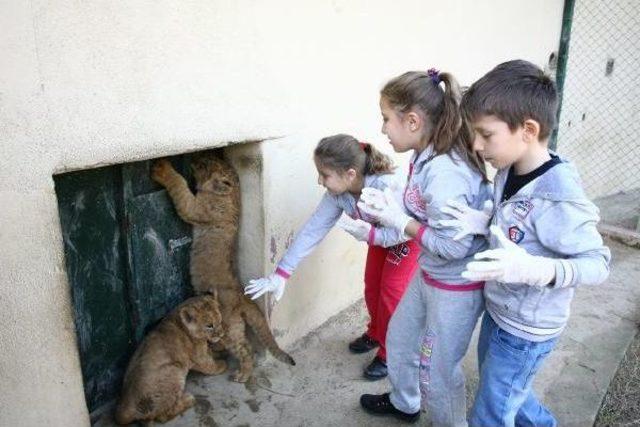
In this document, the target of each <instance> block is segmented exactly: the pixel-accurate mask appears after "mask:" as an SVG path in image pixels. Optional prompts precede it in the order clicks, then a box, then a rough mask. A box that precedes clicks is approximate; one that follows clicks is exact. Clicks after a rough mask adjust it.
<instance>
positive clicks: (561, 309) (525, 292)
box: [484, 162, 611, 342]
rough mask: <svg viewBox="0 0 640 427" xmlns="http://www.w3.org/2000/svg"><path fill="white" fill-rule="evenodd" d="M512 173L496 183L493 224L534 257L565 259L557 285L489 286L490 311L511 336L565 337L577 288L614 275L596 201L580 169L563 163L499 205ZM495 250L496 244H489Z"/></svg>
mask: <svg viewBox="0 0 640 427" xmlns="http://www.w3.org/2000/svg"><path fill="white" fill-rule="evenodd" d="M507 175H508V169H503V170H500V171H498V174H497V175H496V179H495V191H494V204H495V206H496V210H495V212H494V216H493V219H492V223H493V224H496V225H498V226H499V227H500V228H501V230H502V231H503V232H504V233H505V236H507V237H508V238H509V239H510V240H511V241H513V242H514V243H516V244H517V245H518V246H520V247H522V248H524V249H525V250H526V251H527V252H528V253H529V254H531V255H538V256H544V257H549V258H555V259H559V260H561V261H560V262H558V263H556V279H555V283H553V284H551V285H549V286H547V287H544V288H538V287H535V286H528V285H526V284H523V283H500V282H496V281H491V282H487V283H486V285H485V290H484V294H485V301H486V308H487V311H488V312H489V313H490V314H491V317H492V318H493V319H494V320H495V321H496V323H497V324H498V325H499V326H500V327H501V328H502V329H504V330H506V331H507V332H509V333H511V334H513V335H516V336H518V337H521V338H524V339H527V340H530V341H538V342H539V341H545V340H548V339H550V338H553V337H556V336H558V335H560V333H561V332H562V330H563V329H564V327H565V325H566V323H567V320H568V318H569V306H570V304H571V299H572V298H573V294H574V291H575V288H576V286H579V285H598V284H600V283H602V282H603V281H604V280H605V279H606V278H607V276H608V274H609V260H610V259H611V253H610V251H609V249H608V248H607V247H605V246H603V243H602V238H601V236H600V234H599V233H598V230H597V229H596V224H597V222H598V220H599V219H600V218H599V216H598V208H597V207H596V206H595V205H594V204H593V203H591V202H590V201H589V200H588V199H587V197H586V195H585V194H584V191H583V190H582V185H581V183H580V178H579V176H578V172H577V171H576V169H575V167H574V166H573V165H572V164H571V163H568V162H563V163H561V164H559V165H556V166H554V167H552V168H551V169H549V170H548V171H546V172H545V173H544V174H542V175H541V176H539V177H537V178H535V179H534V180H532V181H531V182H529V183H528V184H527V185H525V186H524V187H522V188H521V189H520V190H519V191H518V192H517V193H516V194H514V195H513V196H512V197H511V198H510V199H509V200H506V201H504V202H500V200H501V198H502V192H503V190H504V185H505V182H506V179H507ZM490 245H491V247H496V246H497V242H495V241H493V239H492V241H491V242H490Z"/></svg>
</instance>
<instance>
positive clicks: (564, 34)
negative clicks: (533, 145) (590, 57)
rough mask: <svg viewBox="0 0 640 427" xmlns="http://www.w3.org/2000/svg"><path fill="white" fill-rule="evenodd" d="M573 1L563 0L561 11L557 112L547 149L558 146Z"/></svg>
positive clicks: (557, 71)
mask: <svg viewBox="0 0 640 427" xmlns="http://www.w3.org/2000/svg"><path fill="white" fill-rule="evenodd" d="M575 4H576V2H575V0H565V1H564V9H563V11H562V31H561V33H560V46H559V47H558V68H557V69H556V86H557V88H558V112H557V114H556V123H557V124H556V127H555V129H553V133H552V134H551V141H550V142H549V148H551V149H552V150H554V151H555V150H556V149H557V146H558V141H557V139H558V128H559V127H560V111H562V96H563V92H564V79H565V76H566V72H567V61H568V60H569V41H570V39H571V24H572V23H573V9H574V6H575Z"/></svg>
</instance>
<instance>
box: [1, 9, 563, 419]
mask: <svg viewBox="0 0 640 427" xmlns="http://www.w3.org/2000/svg"><path fill="white" fill-rule="evenodd" d="M561 13H562V1H561V0H546V1H540V2H530V1H527V0H518V1H512V0H495V1H471V0H458V1H451V2H437V1H425V0H398V1H396V2H387V1H371V0H370V1H364V0H349V1H347V0H326V1H320V0H314V1H306V2H297V1H284V0H281V1H272V2H255V1H250V0H239V1H236V2H225V1H219V0H211V1H207V2H195V1H182V0H180V1H178V0H159V1H158V0H155V1H142V0H139V1H135V0H134V1H129V2H116V1H107V0H102V1H96V2H56V1H53V0H48V1H47V0H34V1H32V2H2V3H0V29H1V30H0V31H1V34H0V35H1V37H0V62H1V63H0V141H1V142H0V143H1V144H2V154H3V155H2V157H1V158H0V206H2V207H3V208H2V210H0V219H1V225H2V226H1V227H0V230H1V231H0V244H1V245H2V248H3V251H2V255H0V270H1V271H2V273H3V274H2V276H1V277H2V279H1V280H2V282H1V293H0V301H2V310H0V349H1V350H0V378H2V382H1V385H0V388H1V389H0V425H7V426H9V425H10V426H32V425H41V424H47V425H51V426H65V427H66V426H81V425H87V424H88V415H87V412H86V405H85V403H84V397H83V391H82V378H81V373H80V369H79V361H78V356H77V352H76V343H75V332H74V327H73V319H72V314H71V305H70V294H69V288H68V284H67V281H66V276H65V273H64V260H63V252H62V239H61V233H60V229H59V223H58V218H57V206H56V199H55V193H54V189H53V180H52V174H54V173H59V172H63V171H66V170H72V169H83V168H90V167H95V166H97V165H103V164H112V163H120V162H127V161H133V160H140V159H146V158H153V157H159V156H163V155H168V154H175V153H181V152H185V151H194V150H198V149H203V148H209V147H213V146H216V145H219V144H223V143H226V142H229V141H243V140H263V139H266V138H273V137H277V138H276V139H272V140H269V141H267V142H264V143H263V144H262V148H261V149H262V151H263V153H264V169H263V174H264V175H263V185H264V200H265V202H264V206H263V208H264V212H263V215H264V219H265V222H264V227H265V230H264V236H265V239H264V241H262V242H259V243H258V244H260V245H263V253H264V254H265V257H266V258H267V262H266V263H265V271H264V272H265V273H266V272H268V271H270V270H271V268H272V266H273V263H274V262H275V261H277V259H278V257H279V256H281V255H282V253H283V251H284V249H285V246H286V242H287V241H288V239H290V236H291V234H292V233H293V232H294V231H295V230H296V229H297V228H298V227H299V226H300V225H301V224H302V223H303V221H304V220H305V219H306V218H307V216H308V215H309V214H310V213H311V212H312V210H313V209H314V207H315V204H316V203H317V201H318V200H319V198H320V196H321V193H322V191H321V189H320V188H319V187H318V186H317V185H316V176H315V171H314V168H313V163H312V161H311V152H312V149H313V147H314V145H315V144H316V142H317V141H318V140H319V139H320V138H321V137H323V136H326V135H329V134H334V133H338V132H348V133H352V134H354V135H356V136H358V137H360V138H363V139H365V140H368V141H370V142H373V143H376V144H377V145H378V146H380V147H383V148H385V149H386V147H385V139H384V137H383V136H382V135H380V134H379V127H380V120H379V112H378V107H377V105H378V90H379V89H380V87H381V85H382V84H383V83H384V82H385V81H386V80H387V79H388V78H390V77H392V76H394V75H396V74H399V73H401V72H403V71H406V70H408V69H427V68H429V67H432V66H436V67H439V68H441V69H443V70H450V71H453V72H455V73H456V74H457V75H458V76H459V77H460V79H461V81H462V82H463V83H464V84H469V83H471V81H472V80H474V79H476V78H478V77H480V76H481V75H482V74H483V73H485V72H486V71H488V70H489V69H490V68H491V67H492V66H494V65H495V64H497V63H498V62H501V61H504V60H508V59H512V58H516V57H519V58H525V59H528V60H531V61H534V62H536V63H538V64H540V65H543V63H544V61H545V59H546V58H547V57H548V55H549V53H550V52H551V51H553V50H556V49H557V41H558V38H559V33H560V25H561V23H560V18H561ZM398 159H400V160H401V161H402V162H403V165H404V164H405V163H404V162H405V161H406V156H404V157H402V156H400V157H398ZM271 237H273V239H274V247H275V249H274V251H273V253H274V256H273V257H272V250H271V244H270V242H271ZM364 254H365V247H364V246H363V245H359V244H357V243H354V242H352V241H350V240H349V239H347V238H346V236H343V235H341V234H340V233H339V232H332V233H331V234H330V236H329V237H328V239H327V240H326V241H325V242H324V243H323V244H321V245H320V247H319V248H318V249H317V250H316V252H315V253H314V254H313V255H312V256H311V257H310V258H309V259H307V260H306V261H305V262H304V263H303V264H302V265H301V267H300V269H299V271H298V272H297V273H296V275H295V276H294V277H293V278H292V280H291V281H290V283H289V285H288V290H287V293H286V295H285V297H284V300H283V301H282V302H281V303H280V304H279V305H278V306H276V307H275V308H274V311H273V325H274V328H275V329H276V330H277V331H278V334H279V340H280V341H281V342H282V343H283V344H285V345H286V344H287V343H291V342H292V341H293V340H295V339H296V338H299V337H301V336H302V335H304V334H305V333H306V332H308V331H309V330H310V329H312V328H315V327H316V326H318V325H320V324H321V323H322V322H323V321H324V320H326V319H327V318H328V317H329V316H330V315H333V314H335V313H337V312H338V311H339V310H340V309H342V308H344V307H346V306H348V305H349V304H351V303H352V302H353V301H355V300H356V299H357V298H359V297H361V295H362V269H363V260H364ZM363 326H364V325H363Z"/></svg>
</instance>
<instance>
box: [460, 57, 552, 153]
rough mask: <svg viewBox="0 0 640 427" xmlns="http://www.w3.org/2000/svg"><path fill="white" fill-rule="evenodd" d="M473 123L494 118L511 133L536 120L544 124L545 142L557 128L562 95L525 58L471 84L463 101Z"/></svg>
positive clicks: (542, 134) (491, 72)
mask: <svg viewBox="0 0 640 427" xmlns="http://www.w3.org/2000/svg"><path fill="white" fill-rule="evenodd" d="M462 109H463V112H464V113H465V115H466V116H467V117H469V119H470V120H474V119H476V118H477V117H478V116H480V115H487V116H488V115H493V116H496V117H497V118H499V119H500V120H502V121H504V122H505V123H507V125H508V126H509V129H510V130H511V132H513V131H515V130H516V129H517V128H518V126H522V125H523V123H524V122H525V120H528V119H532V120H535V121H537V122H538V123H539V124H540V136H539V139H540V140H541V141H543V140H545V139H547V138H548V137H549V135H550V134H551V131H552V130H553V128H554V127H555V125H556V111H557V109H558V94H557V91H556V86H555V84H554V83H553V80H551V78H550V77H549V76H547V75H545V73H544V71H542V69H540V68H539V67H537V66H535V65H534V64H532V63H530V62H528V61H524V60H521V59H518V60H514V61H508V62H503V63H502V64H500V65H498V66H496V67H495V68H494V69H493V70H491V71H489V72H488V73H487V74H485V75H484V76H483V77H482V78H481V79H480V80H478V81H477V82H475V83H474V84H472V85H471V87H470V88H469V89H468V90H467V91H466V93H465V94H464V96H463V98H462Z"/></svg>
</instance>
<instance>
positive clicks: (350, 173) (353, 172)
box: [345, 168, 358, 180]
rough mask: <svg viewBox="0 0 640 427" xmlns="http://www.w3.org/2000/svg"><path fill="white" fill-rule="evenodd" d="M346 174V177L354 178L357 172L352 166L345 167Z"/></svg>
mask: <svg viewBox="0 0 640 427" xmlns="http://www.w3.org/2000/svg"><path fill="white" fill-rule="evenodd" d="M345 173H346V174H347V178H349V179H352V180H353V179H355V178H356V176H358V172H356V170H355V169H354V168H349V169H347V172H345Z"/></svg>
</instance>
